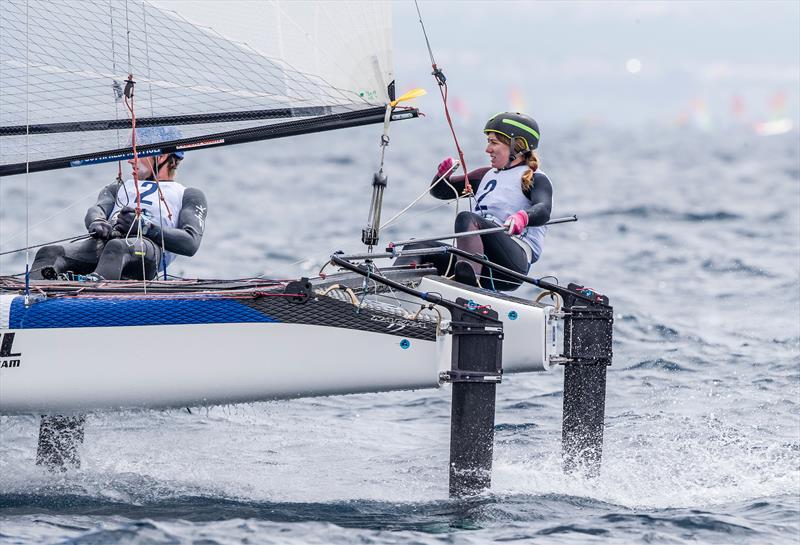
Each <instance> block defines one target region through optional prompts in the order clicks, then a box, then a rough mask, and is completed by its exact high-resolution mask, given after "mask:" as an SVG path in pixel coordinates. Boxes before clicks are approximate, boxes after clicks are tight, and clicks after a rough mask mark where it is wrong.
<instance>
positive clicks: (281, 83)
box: [0, 0, 404, 175]
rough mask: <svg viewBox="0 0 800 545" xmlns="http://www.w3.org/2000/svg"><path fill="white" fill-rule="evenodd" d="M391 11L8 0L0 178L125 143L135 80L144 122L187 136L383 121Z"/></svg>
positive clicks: (2, 35)
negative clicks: (129, 87)
mask: <svg viewBox="0 0 800 545" xmlns="http://www.w3.org/2000/svg"><path fill="white" fill-rule="evenodd" d="M389 14H390V8H389V6H388V5H386V4H382V3H380V2H379V3H377V4H375V5H373V4H363V3H357V2H342V3H336V4H333V5H331V4H327V5H326V4H325V3H321V4H317V3H314V2H291V3H279V2H266V3H264V2H258V3H250V2H211V1H203V2H193V1H191V0H183V1H180V2H174V1H171V0H159V1H152V2H145V1H142V0H106V1H97V0H3V9H2V10H0V175H7V174H8V173H10V172H18V171H19V164H21V163H30V166H31V167H32V168H31V171H36V170H37V169H39V168H40V167H44V166H46V169H50V168H66V166H71V165H72V163H74V162H75V158H76V157H80V158H83V159H81V160H88V159H87V158H89V157H91V156H95V157H96V158H98V159H101V158H103V157H106V156H109V155H119V154H121V153H122V152H121V151H120V150H123V149H125V148H126V146H129V145H130V132H131V127H132V124H133V123H132V120H131V117H132V116H131V114H130V112H129V109H128V105H126V100H125V97H124V96H123V88H125V86H126V83H127V81H128V80H129V79H131V80H132V81H133V82H135V83H134V84H133V89H134V94H133V96H134V99H133V100H134V112H135V115H136V126H137V127H150V126H159V125H172V126H176V127H178V128H179V129H180V131H181V133H182V136H183V137H184V138H183V139H182V142H183V144H182V145H189V144H192V143H194V144H197V143H198V142H200V141H202V140H204V139H208V138H209V137H212V136H213V135H220V134H227V135H229V137H226V138H225V140H226V144H227V143H232V142H233V141H236V142H239V141H241V137H242V135H243V134H244V133H243V132H242V131H244V132H246V133H247V134H248V140H247V141H252V140H251V139H250V138H252V137H254V135H257V134H260V135H264V136H265V138H277V137H280V136H282V135H286V136H288V135H290V134H302V133H303V131H306V129H311V131H310V132H314V131H316V130H331V129H333V128H338V127H339V126H352V123H355V122H356V121H358V123H359V124H363V123H362V122H366V120H373V119H374V118H375V117H376V116H375V115H374V110H375V108H381V109H382V108H383V107H384V105H385V104H386V102H387V101H388V96H389V90H388V89H389V86H390V84H391V83H392V78H393V66H392V65H391V51H390V48H388V44H389V43H390V31H391V20H390V17H389ZM331 23H335V24H333V25H332V24H331ZM334 27H335V28H334ZM253 29H255V30H253ZM234 38H235V39H234ZM403 117H404V116H403ZM317 120H318V121H317ZM380 121H382V119H381V120H377V119H376V120H374V121H369V122H380ZM293 124H297V128H296V129H295V128H294V127H293ZM270 127H273V128H270ZM323 127H324V128H323ZM298 131H300V132H298ZM306 132H308V131H306ZM231 135H236V136H235V137H232V136H231ZM184 141H185V142H184ZM155 144H159V143H158V142H156V143H155ZM109 150H111V151H109ZM53 165H60V166H53Z"/></svg>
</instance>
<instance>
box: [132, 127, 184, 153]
mask: <svg viewBox="0 0 800 545" xmlns="http://www.w3.org/2000/svg"><path fill="white" fill-rule="evenodd" d="M181 138H183V135H182V134H181V131H180V130H179V129H178V128H177V127H169V126H165V127H142V128H140V129H136V144H137V145H147V144H158V143H159V142H171V141H173V140H180V139H181ZM172 155H174V156H176V157H178V158H179V159H183V152H182V151H173V152H172Z"/></svg>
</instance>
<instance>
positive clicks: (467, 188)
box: [414, 0, 473, 199]
mask: <svg viewBox="0 0 800 545" xmlns="http://www.w3.org/2000/svg"><path fill="white" fill-rule="evenodd" d="M414 5H415V6H416V8H417V15H418V16H419V24H420V26H422V34H423V35H424V36H425V44H426V45H427V46H428V54H429V55H430V57H431V68H432V69H433V72H432V75H433V77H434V78H435V79H436V83H437V85H438V86H439V93H440V94H441V95H442V103H443V104H444V115H445V117H446V118H447V124H448V125H449V126H450V132H451V133H452V134H453V141H454V142H455V145H456V151H457V152H458V158H459V160H460V161H461V165H462V166H463V167H464V196H466V197H469V198H470V199H471V198H472V196H473V191H472V185H471V184H470V183H469V171H468V169H467V162H466V161H465V160H464V151H463V150H462V149H461V145H460V144H459V143H458V136H456V129H455V127H453V120H452V119H451V117H450V109H449V108H448V106H447V78H446V77H445V75H444V72H443V71H442V69H441V68H439V67H438V66H437V65H436V60H435V59H434V58H433V49H431V42H430V40H428V32H427V31H426V30H425V23H423V22H422V13H421V12H420V10H419V4H418V3H417V0H414Z"/></svg>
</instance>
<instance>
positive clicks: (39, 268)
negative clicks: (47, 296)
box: [31, 238, 105, 280]
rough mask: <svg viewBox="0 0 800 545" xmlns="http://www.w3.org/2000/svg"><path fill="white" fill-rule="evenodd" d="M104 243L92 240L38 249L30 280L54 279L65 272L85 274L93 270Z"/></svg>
mask: <svg viewBox="0 0 800 545" xmlns="http://www.w3.org/2000/svg"><path fill="white" fill-rule="evenodd" d="M104 245H105V241H103V240H98V239H94V238H89V239H86V240H81V241H78V242H73V243H72V244H67V245H64V246H60V245H48V246H43V247H41V248H39V250H38V251H37V252H36V257H35V258H34V260H33V265H32V266H31V278H32V279H34V280H41V279H42V278H48V279H54V278H55V275H57V274H59V273H63V272H67V271H72V272H75V273H77V274H87V273H90V272H92V271H93V270H94V268H95V266H96V265H97V260H98V258H99V256H100V252H102V250H103V246H104Z"/></svg>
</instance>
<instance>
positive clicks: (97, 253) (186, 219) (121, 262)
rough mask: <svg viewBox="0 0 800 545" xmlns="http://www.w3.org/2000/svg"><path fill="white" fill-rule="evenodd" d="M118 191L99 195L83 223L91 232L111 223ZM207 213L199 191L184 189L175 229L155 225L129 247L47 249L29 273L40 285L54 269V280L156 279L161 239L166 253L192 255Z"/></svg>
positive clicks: (84, 243)
mask: <svg viewBox="0 0 800 545" xmlns="http://www.w3.org/2000/svg"><path fill="white" fill-rule="evenodd" d="M162 183H170V182H162ZM119 188H120V183H118V182H114V183H111V184H109V185H107V186H106V187H104V188H103V189H102V190H101V191H100V195H99V196H98V197H97V203H96V204H95V205H94V206H92V207H90V208H89V210H88V211H87V212H86V217H85V218H84V223H85V225H86V228H87V229H90V226H91V225H92V223H93V222H96V221H98V220H100V221H107V220H108V219H109V217H110V215H111V213H112V211H113V210H114V205H115V203H116V199H117V193H118V190H119ZM207 212H208V205H207V203H206V197H205V195H204V194H203V192H202V191H200V190H199V189H195V188H186V189H185V191H184V192H183V200H182V203H181V209H180V211H179V212H178V219H177V223H176V227H164V228H163V229H162V228H161V227H159V226H157V225H151V226H150V228H149V229H148V230H147V232H146V233H145V235H144V236H143V237H142V238H141V241H139V240H137V239H136V238H135V237H128V241H126V240H125V239H124V238H110V239H107V240H104V239H99V238H90V239H86V240H81V241H78V242H73V243H72V244H67V245H65V246H56V245H51V246H44V247H43V248H40V249H39V251H38V252H36V258H35V259H34V262H33V266H32V267H31V278H33V279H41V278H43V276H42V270H43V269H48V268H51V270H52V272H54V273H56V274H57V273H64V272H67V271H71V272H73V273H76V274H89V273H92V272H94V273H96V274H97V275H99V276H101V277H103V278H104V279H106V280H119V279H137V280H141V279H143V278H146V279H148V280H150V279H153V278H155V277H156V275H157V274H158V270H159V266H160V264H161V260H162V257H163V256H162V250H161V245H162V236H163V245H164V249H165V250H166V251H168V252H173V253H175V254H180V255H186V256H192V255H194V254H195V253H196V252H197V250H198V248H200V242H201V241H202V239H203V229H204V227H205V218H206V215H207ZM142 253H144V256H142V255H141V254H142ZM143 257H144V259H143ZM143 261H144V265H143V263H142V262H143Z"/></svg>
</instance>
